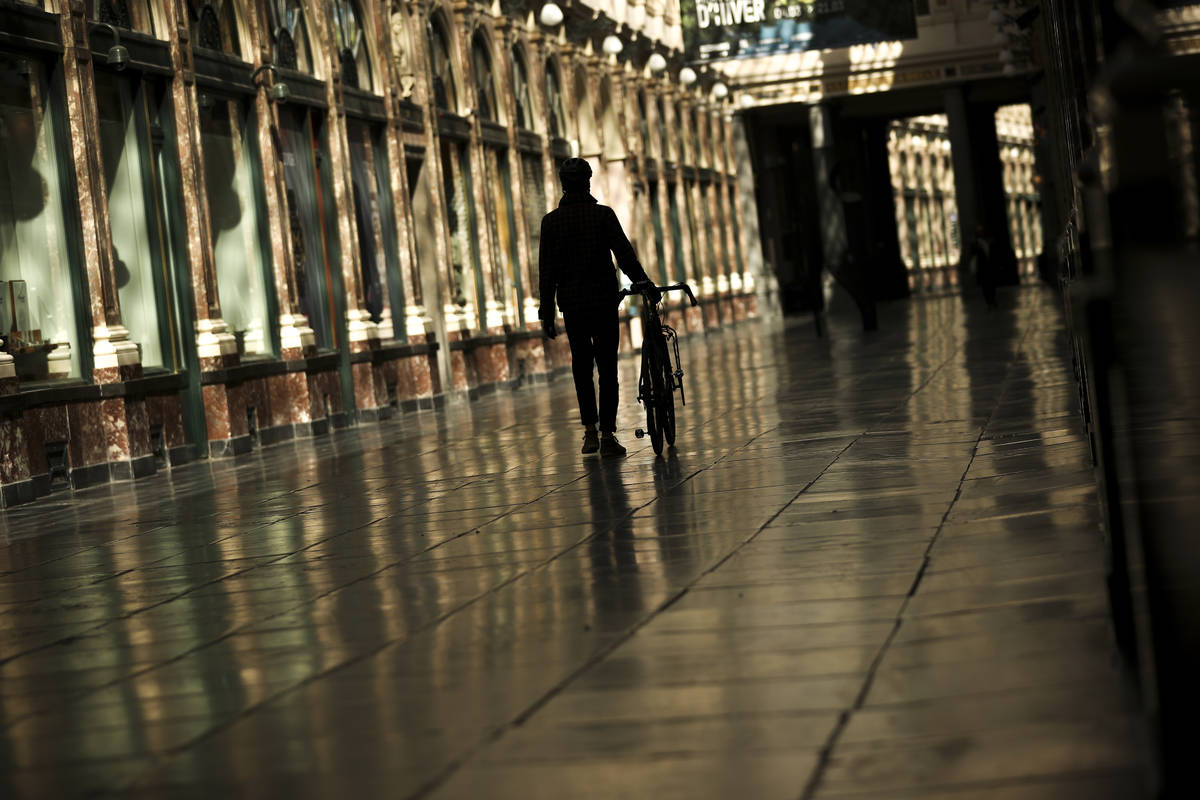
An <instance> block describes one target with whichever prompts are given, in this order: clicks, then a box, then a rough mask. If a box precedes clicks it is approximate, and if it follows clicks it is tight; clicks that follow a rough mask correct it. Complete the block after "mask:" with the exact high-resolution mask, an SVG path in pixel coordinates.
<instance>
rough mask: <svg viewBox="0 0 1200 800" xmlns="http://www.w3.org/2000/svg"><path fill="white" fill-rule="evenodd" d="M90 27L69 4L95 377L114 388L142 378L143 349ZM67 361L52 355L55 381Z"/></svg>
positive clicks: (71, 98)
mask: <svg viewBox="0 0 1200 800" xmlns="http://www.w3.org/2000/svg"><path fill="white" fill-rule="evenodd" d="M90 24H91V21H90V20H89V19H88V18H87V9H86V6H85V5H84V4H83V3H69V4H66V10H65V11H64V12H63V15H62V17H61V31H62V41H63V48H64V52H63V71H64V73H65V78H66V84H67V120H68V124H69V125H70V128H71V140H72V142H73V145H74V146H73V147H72V148H71V156H72V164H73V166H74V170H75V184H76V191H77V193H78V198H79V221H80V229H81V232H82V234H83V258H84V268H85V272H86V275H87V283H88V299H89V301H90V307H89V313H90V316H91V321H92V355H93V364H92V376H91V377H92V380H94V381H95V382H96V383H114V382H117V381H121V380H127V379H129V378H136V377H140V376H141V363H140V358H139V355H138V348H137V345H136V344H135V343H133V342H131V341H129V340H128V339H129V331H127V330H126V329H125V326H124V325H122V324H121V306H120V300H119V298H118V296H117V282H116V272H115V268H114V267H115V260H116V259H115V256H114V254H113V248H112V234H111V230H112V227H111V225H110V223H109V218H108V193H107V189H106V187H105V182H104V167H103V165H102V164H101V163H100V157H101V156H100V149H99V147H98V145H97V143H98V142H99V141H100V123H99V113H98V111H97V109H96V86H95V79H94V75H93V72H92V53H91V48H90V47H89V45H88V26H89V25H90ZM81 344H82V343H81ZM58 349H61V348H58ZM63 355H65V356H66V359H62V358H61V357H58V358H56V357H55V356H56V354H55V353H52V354H51V364H50V373H51V374H52V375H54V374H58V375H65V374H67V372H68V371H69V369H70V361H69V359H70V354H69V353H64V354H63Z"/></svg>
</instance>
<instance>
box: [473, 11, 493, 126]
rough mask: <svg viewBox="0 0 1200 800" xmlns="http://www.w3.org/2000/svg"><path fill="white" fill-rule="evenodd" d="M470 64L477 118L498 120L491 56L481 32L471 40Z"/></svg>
mask: <svg viewBox="0 0 1200 800" xmlns="http://www.w3.org/2000/svg"><path fill="white" fill-rule="evenodd" d="M471 65H472V67H474V69H475V87H476V92H475V103H476V105H477V109H476V110H477V111H478V112H479V118H480V119H483V120H487V121H488V122H499V121H500V113H499V109H498V108H497V107H496V79H495V76H493V75H492V57H491V54H490V53H489V52H488V46H487V40H486V39H484V38H483V35H482V34H478V33H477V34H475V38H474V39H473V40H472V41H471Z"/></svg>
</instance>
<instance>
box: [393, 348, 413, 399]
mask: <svg viewBox="0 0 1200 800" xmlns="http://www.w3.org/2000/svg"><path fill="white" fill-rule="evenodd" d="M415 361H417V358H415V357H414V358H401V359H399V360H398V361H396V396H397V397H398V398H399V399H400V402H404V401H405V400H412V399H414V398H416V397H418V396H419V394H418V391H417V375H416V372H417V367H416V364H415V363H414V362H415Z"/></svg>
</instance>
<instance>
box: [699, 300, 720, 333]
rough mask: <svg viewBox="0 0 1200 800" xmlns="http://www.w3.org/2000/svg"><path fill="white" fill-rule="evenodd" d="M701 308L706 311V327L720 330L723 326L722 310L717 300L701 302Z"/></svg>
mask: <svg viewBox="0 0 1200 800" xmlns="http://www.w3.org/2000/svg"><path fill="white" fill-rule="evenodd" d="M700 308H702V309H703V310H704V327H706V328H718V327H720V326H721V317H720V309H719V308H718V305H717V302H716V301H715V300H705V301H703V302H701V304H700Z"/></svg>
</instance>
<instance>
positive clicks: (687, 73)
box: [679, 67, 696, 86]
mask: <svg viewBox="0 0 1200 800" xmlns="http://www.w3.org/2000/svg"><path fill="white" fill-rule="evenodd" d="M679 82H680V83H682V84H683V85H684V86H691V85H692V84H693V83H695V82H696V70H694V69H692V68H691V67H684V68H683V69H681V70H679Z"/></svg>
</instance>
